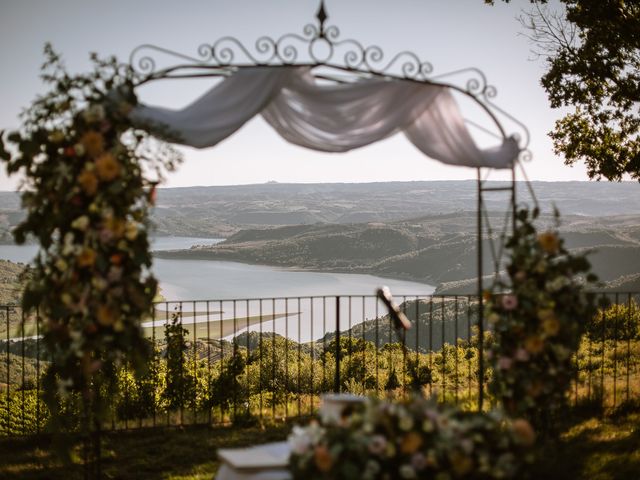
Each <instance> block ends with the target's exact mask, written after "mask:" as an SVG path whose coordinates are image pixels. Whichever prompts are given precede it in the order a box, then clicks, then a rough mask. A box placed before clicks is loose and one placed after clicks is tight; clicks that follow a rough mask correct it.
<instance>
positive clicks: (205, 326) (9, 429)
mask: <svg viewBox="0 0 640 480" xmlns="http://www.w3.org/2000/svg"><path fill="white" fill-rule="evenodd" d="M600 295H601V296H603V297H607V298H608V299H609V300H610V303H611V306H610V307H609V308H607V309H603V310H601V311H600V313H599V315H598V316H597V317H596V318H595V319H588V321H587V320H586V321H587V323H588V325H587V329H586V330H587V332H586V334H585V336H584V338H583V340H582V343H581V346H580V350H579V352H578V354H577V355H575V364H576V377H575V381H574V384H573V386H572V390H571V393H570V395H571V398H570V400H571V402H572V403H573V404H574V405H576V406H581V405H585V404H589V405H596V406H598V407H599V408H616V407H619V406H620V405H621V404H633V403H634V402H636V405H637V402H638V401H640V306H639V304H638V303H637V302H638V299H639V298H640V294H638V293H635V292H624V293H622V292H617V293H602V294H600ZM396 300H397V301H398V302H399V303H401V308H402V310H403V311H404V312H405V314H406V315H407V317H408V318H409V320H410V321H411V323H412V328H411V329H410V330H408V331H406V332H404V333H401V334H400V336H397V335H396V332H395V330H394V329H393V325H392V320H391V318H390V317H389V316H388V314H387V312H386V309H385V308H384V307H383V305H382V303H381V302H380V301H379V300H378V298H377V297H375V296H373V295H372V296H322V297H292V298H261V299H242V300H196V301H180V302H162V303H159V304H156V305H155V310H154V315H153V318H152V319H150V320H149V321H146V322H144V323H143V325H142V327H143V329H144V331H145V334H146V336H147V337H148V339H149V342H150V343H151V345H152V346H153V357H152V361H151V363H150V368H149V369H148V371H147V372H146V373H145V374H144V375H143V376H142V377H139V378H136V377H135V376H134V375H133V374H132V372H131V371H130V370H129V369H127V368H122V369H121V371H120V372H119V375H118V383H119V387H120V388H119V393H118V394H117V395H116V397H115V398H113V399H112V401H111V402H110V404H111V414H110V417H111V419H110V422H109V424H108V425H105V427H106V428H111V429H114V430H116V429H131V428H139V427H153V426H167V425H182V424H196V423H198V424H226V423H240V422H261V423H268V422H273V421H281V420H283V419H288V418H292V417H303V416H308V415H312V414H314V412H315V410H316V409H317V407H318V404H319V396H320V395H321V394H322V393H325V392H332V391H334V392H339V391H342V392H347V391H348V392H352V393H357V394H369V395H371V394H373V395H392V396H403V395H406V394H407V392H408V391H409V390H410V389H411V388H414V387H416V386H419V388H422V389H423V390H424V391H425V393H427V394H430V395H435V396H437V398H438V399H439V400H440V401H443V402H445V401H446V402H455V403H458V404H459V405H461V406H463V407H464V408H468V409H473V408H477V402H478V397H479V394H480V391H481V389H483V392H484V395H485V398H487V399H488V400H489V402H488V403H489V404H491V403H492V399H491V398H490V397H489V396H488V392H487V390H486V384H487V381H488V378H490V375H491V371H490V369H489V368H488V365H485V368H484V371H485V372H486V374H485V378H483V379H480V378H479V377H478V371H479V365H478V358H480V355H479V354H480V351H481V349H483V348H484V346H483V345H484V342H480V341H479V338H478V335H477V331H478V324H477V322H478V299H477V297H476V296H469V295H453V296H440V295H428V296H423V295H412V296H400V297H396ZM40 321H41V320H40V319H39V318H38V317H37V316H26V315H23V313H22V311H21V310H20V308H18V307H15V306H1V307H0V335H1V337H2V340H0V355H1V356H0V435H28V434H37V433H40V432H43V431H46V428H47V419H48V412H47V409H46V407H45V406H44V404H43V403H42V401H41V399H40V393H41V390H42V386H41V381H42V376H43V373H44V372H45V371H46V369H47V366H48V364H49V360H48V354H47V352H46V351H45V350H44V348H43V347H42V344H41V341H40V327H41V325H40ZM485 327H486V325H485ZM486 335H487V336H490V335H491V333H490V332H489V333H487V334H486ZM485 340H486V337H485ZM70 414H74V413H73V411H72V410H70Z"/></svg>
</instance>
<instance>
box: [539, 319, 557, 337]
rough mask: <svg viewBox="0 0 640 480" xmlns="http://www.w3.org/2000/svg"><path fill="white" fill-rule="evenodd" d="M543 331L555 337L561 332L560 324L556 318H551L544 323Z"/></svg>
mask: <svg viewBox="0 0 640 480" xmlns="http://www.w3.org/2000/svg"><path fill="white" fill-rule="evenodd" d="M542 331H543V332H544V333H546V334H547V335H549V336H550V337H553V336H555V335H557V334H558V333H559V332H560V322H559V321H558V319H557V318H556V317H549V318H547V319H546V320H545V321H544V322H542Z"/></svg>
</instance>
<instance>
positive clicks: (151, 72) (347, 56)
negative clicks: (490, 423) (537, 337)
mask: <svg viewBox="0 0 640 480" xmlns="http://www.w3.org/2000/svg"><path fill="white" fill-rule="evenodd" d="M328 18H329V16H328V14H327V10H326V7H325V4H324V0H321V2H320V6H319V9H318V11H317V13H316V20H317V23H316V24H312V23H310V24H307V25H306V26H305V27H304V28H303V29H302V33H301V34H297V33H287V34H284V35H282V36H280V37H278V38H274V37H270V36H262V37H259V38H258V39H257V40H256V41H255V43H254V45H253V48H248V47H247V46H245V45H244V44H243V43H242V42H241V41H240V40H238V39H237V38H235V37H232V36H225V37H221V38H219V39H218V40H216V41H215V42H213V43H205V44H202V45H200V46H199V47H198V49H197V52H196V55H186V54H183V53H180V52H176V51H173V50H169V49H167V48H163V47H160V46H157V45H151V44H143V45H140V46H138V47H136V48H135V49H133V51H132V52H131V54H130V57H129V64H128V65H127V66H126V68H129V69H131V70H132V72H133V74H134V79H135V81H134V87H139V86H142V85H145V84H148V83H150V82H154V81H157V80H166V79H196V78H211V77H228V76H230V75H232V74H233V73H235V72H237V71H239V70H241V69H245V68H255V67H292V66H295V67H309V68H310V69H312V70H313V72H312V73H313V75H314V76H315V78H317V79H318V80H322V81H325V82H333V83H349V82H354V81H357V80H359V79H363V78H371V77H379V78H384V79H388V80H401V81H406V82H416V83H421V84H429V85H434V86H441V87H447V88H449V89H451V90H453V91H455V92H458V93H459V94H461V95H462V96H463V97H466V98H469V99H471V100H472V101H473V102H474V103H475V104H476V105H477V106H479V107H480V108H481V109H482V111H483V112H484V113H485V114H486V115H487V117H488V119H489V123H490V128H493V130H491V129H490V128H487V127H485V126H483V125H480V124H478V123H476V122H472V121H469V120H467V121H466V122H467V124H468V125H470V126H472V127H474V128H476V129H479V130H481V131H483V132H484V133H486V134H489V135H491V136H493V137H495V138H497V139H499V140H502V141H504V140H506V139H507V138H508V137H509V136H515V137H516V139H517V140H518V144H519V147H520V153H519V156H518V158H517V159H516V160H515V161H514V163H513V164H512V166H511V168H510V170H511V180H510V182H504V183H501V184H495V183H490V182H489V180H488V176H489V169H487V168H485V167H478V168H477V188H478V190H477V269H478V272H477V273H478V281H477V287H478V297H479V310H478V315H479V318H478V329H479V335H480V338H482V335H483V332H484V322H483V308H482V306H483V305H482V302H483V298H482V290H483V288H484V287H483V277H484V272H483V264H484V256H485V252H484V249H483V239H484V240H487V241H488V245H489V253H490V256H491V258H490V260H491V265H492V266H493V272H491V273H492V274H493V278H494V280H495V279H497V278H498V274H499V271H500V267H501V261H502V253H503V247H504V240H505V238H506V235H507V233H508V230H509V228H512V225H513V223H514V222H515V210H516V173H517V171H520V172H521V175H522V176H523V178H524V180H527V178H526V173H525V171H524V169H523V168H522V162H523V161H528V160H530V158H531V153H530V151H529V150H528V149H527V148H528V145H529V140H530V135H529V131H528V129H527V127H526V126H525V125H524V123H522V122H521V121H520V120H518V119H517V118H515V117H514V116H512V115H511V114H509V113H508V112H507V111H505V110H503V109H502V108H500V107H499V106H498V105H496V104H495V103H494V102H493V99H494V98H495V97H496V95H497V90H496V88H495V87H494V86H493V85H491V84H489V83H488V81H487V78H486V76H485V74H484V73H483V72H482V71H481V70H480V69H478V68H474V67H470V68H463V69H460V70H455V71H450V72H445V73H435V72H434V68H433V66H432V65H431V63H429V62H427V61H423V60H422V59H420V57H419V56H418V55H417V54H415V53H414V52H411V51H401V52H399V53H397V54H395V55H394V56H392V57H390V59H387V58H388V57H386V56H385V53H384V51H383V50H382V48H381V47H379V46H377V45H368V46H365V45H363V44H362V43H361V42H359V41H357V40H354V39H351V38H349V39H342V38H341V34H340V30H339V29H338V27H336V26H334V25H328V24H327V20H328ZM508 129H510V130H508ZM525 184H526V185H527V187H528V189H529V193H530V194H531V196H532V198H533V200H534V202H535V195H534V194H533V191H532V190H531V187H530V185H529V182H528V181H526V182H525ZM493 192H503V193H505V192H506V194H507V195H508V196H509V201H508V206H506V209H505V210H506V212H505V217H504V219H503V220H504V221H503V223H502V226H501V228H500V229H499V230H494V228H493V227H492V223H491V219H490V215H489V213H488V211H487V208H486V203H485V196H486V195H487V194H490V193H493ZM485 233H486V234H487V235H486V237H487V238H484V234H485ZM479 354H480V358H479V368H480V371H479V372H478V373H479V375H480V378H482V376H483V369H484V367H483V358H482V356H483V353H482V349H480V351H479ZM479 393H480V397H479V402H480V405H482V401H483V393H482V389H480V392H479Z"/></svg>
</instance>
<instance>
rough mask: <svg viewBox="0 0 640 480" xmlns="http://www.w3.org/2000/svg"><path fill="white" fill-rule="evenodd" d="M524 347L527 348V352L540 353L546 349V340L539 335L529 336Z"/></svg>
mask: <svg viewBox="0 0 640 480" xmlns="http://www.w3.org/2000/svg"><path fill="white" fill-rule="evenodd" d="M524 348H525V349H526V350H527V352H529V353H531V354H533V355H537V354H538V353H540V352H542V350H544V340H543V339H542V338H541V337H539V336H537V335H534V336H532V337H527V339H526V340H525V341H524Z"/></svg>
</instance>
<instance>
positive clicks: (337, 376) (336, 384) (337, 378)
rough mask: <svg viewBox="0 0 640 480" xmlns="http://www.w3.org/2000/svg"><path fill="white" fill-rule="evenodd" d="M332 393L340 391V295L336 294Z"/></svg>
mask: <svg viewBox="0 0 640 480" xmlns="http://www.w3.org/2000/svg"><path fill="white" fill-rule="evenodd" d="M333 391H334V393H340V297H339V296H336V374H335V381H334V385H333Z"/></svg>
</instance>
